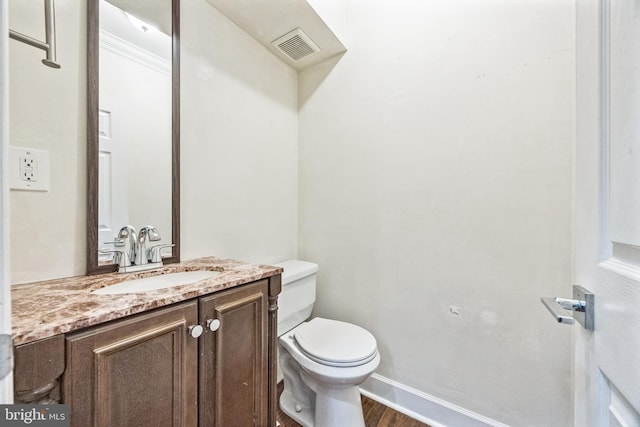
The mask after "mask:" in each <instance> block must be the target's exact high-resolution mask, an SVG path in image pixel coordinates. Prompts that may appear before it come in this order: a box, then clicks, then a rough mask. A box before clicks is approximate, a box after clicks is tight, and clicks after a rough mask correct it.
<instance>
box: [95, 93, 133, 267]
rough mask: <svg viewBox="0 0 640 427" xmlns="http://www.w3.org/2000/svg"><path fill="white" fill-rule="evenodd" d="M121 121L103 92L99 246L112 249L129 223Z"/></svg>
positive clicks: (108, 256) (104, 256) (109, 256)
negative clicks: (110, 243)
mask: <svg viewBox="0 0 640 427" xmlns="http://www.w3.org/2000/svg"><path fill="white" fill-rule="evenodd" d="M121 120H122V117H121V114H118V111H115V112H114V111H113V108H112V104H111V103H110V99H109V97H108V96H106V95H103V94H102V93H100V110H99V115H98V134H99V145H100V150H99V155H98V248H99V249H103V250H113V249H114V247H113V246H112V245H111V246H110V245H109V244H107V243H106V242H113V240H114V238H115V237H116V235H117V234H118V231H119V230H120V228H121V227H123V226H125V225H127V224H129V189H128V182H129V172H128V171H129V168H128V165H129V160H128V158H127V145H126V137H125V136H124V135H123V133H124V132H122V128H123V126H122V125H119V122H120V121H121ZM98 259H99V260H100V261H106V260H111V259H112V254H105V253H100V254H99V256H98Z"/></svg>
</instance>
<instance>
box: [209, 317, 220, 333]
mask: <svg viewBox="0 0 640 427" xmlns="http://www.w3.org/2000/svg"><path fill="white" fill-rule="evenodd" d="M219 327H220V321H219V320H218V319H209V320H207V328H209V330H210V331H211V332H215V331H217V330H218V328H219Z"/></svg>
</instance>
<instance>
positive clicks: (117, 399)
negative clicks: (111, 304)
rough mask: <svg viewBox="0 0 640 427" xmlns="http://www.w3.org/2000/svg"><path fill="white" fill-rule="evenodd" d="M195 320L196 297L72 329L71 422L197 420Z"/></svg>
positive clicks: (67, 388)
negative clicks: (164, 306)
mask: <svg viewBox="0 0 640 427" xmlns="http://www.w3.org/2000/svg"><path fill="white" fill-rule="evenodd" d="M197 323H198V307H197V302H196V301H192V302H188V303H182V304H176V305H172V306H169V307H167V308H162V309H158V310H155V311H152V312H148V313H145V314H140V315H136V316H131V317H129V318H127V319H124V320H119V321H114V322H112V323H109V324H106V325H104V326H98V327H95V328H91V329H89V330H87V331H84V332H78V333H74V334H69V335H67V338H66V366H67V370H66V372H65V376H64V381H63V397H64V403H68V404H69V405H70V408H71V416H70V418H71V425H72V426H77V427H86V426H99V427H102V426H104V427H112V426H118V427H125V426H132V427H133V426H135V427H140V426H154V427H156V426H176V427H177V426H195V425H196V424H197V403H196V399H197V396H196V393H197V375H198V366H197V357H198V356H197V355H198V339H195V338H192V337H191V336H190V334H189V330H188V328H189V326H191V325H196V324H197Z"/></svg>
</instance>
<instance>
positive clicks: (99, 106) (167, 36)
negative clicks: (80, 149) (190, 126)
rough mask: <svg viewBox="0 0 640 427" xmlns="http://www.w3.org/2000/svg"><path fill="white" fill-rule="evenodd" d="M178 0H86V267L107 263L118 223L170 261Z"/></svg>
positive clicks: (175, 204)
mask: <svg viewBox="0 0 640 427" xmlns="http://www.w3.org/2000/svg"><path fill="white" fill-rule="evenodd" d="M179 10H180V5H179V0H137V1H135V2H132V1H130V0H89V1H88V25H87V82H88V86H87V103H88V104H87V179H88V183H87V202H88V206H87V251H88V253H87V274H97V273H106V272H111V271H115V270H116V269H117V265H115V264H114V263H113V253H109V252H108V251H113V250H114V249H115V248H114V246H113V244H112V243H110V242H113V240H114V238H115V236H116V235H117V233H118V231H119V230H120V228H121V227H123V226H125V225H128V224H130V225H132V226H134V227H135V228H136V230H139V229H140V228H141V227H144V226H148V225H152V226H154V227H156V229H157V230H158V232H159V234H160V236H161V240H160V241H157V242H154V244H159V243H162V244H173V245H174V246H173V247H168V248H165V249H163V251H162V256H163V262H164V263H165V264H166V263H171V262H178V261H179V260H180V233H179V232H180V216H179V215H180V179H179V162H180V158H179V155H180V154H179V145H180V121H179V119H180V116H179V115H180V106H179V100H180V89H179V83H180V66H179V54H180V52H179V40H180V39H179V22H180V16H179Z"/></svg>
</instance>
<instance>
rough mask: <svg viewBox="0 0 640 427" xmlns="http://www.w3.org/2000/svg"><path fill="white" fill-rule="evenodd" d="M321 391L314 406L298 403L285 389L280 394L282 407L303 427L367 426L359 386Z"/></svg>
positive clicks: (317, 394)
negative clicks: (303, 405) (304, 405)
mask: <svg viewBox="0 0 640 427" xmlns="http://www.w3.org/2000/svg"><path fill="white" fill-rule="evenodd" d="M320 387H322V386H320ZM319 391H320V393H316V401H315V408H314V407H302V406H300V405H297V404H296V402H295V399H294V398H293V394H292V393H290V392H289V391H288V390H286V389H285V390H284V391H283V392H282V394H281V395H280V409H282V412H284V413H285V414H287V415H288V416H289V417H290V418H291V419H293V420H294V421H296V422H297V423H298V424H300V425H301V426H303V427H335V426H349V427H365V424H364V414H363V412H362V401H361V400H360V389H359V388H358V387H349V388H343V389H339V390H336V389H331V391H329V390H328V389H327V390H319ZM296 409H299V411H297V410H296Z"/></svg>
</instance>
